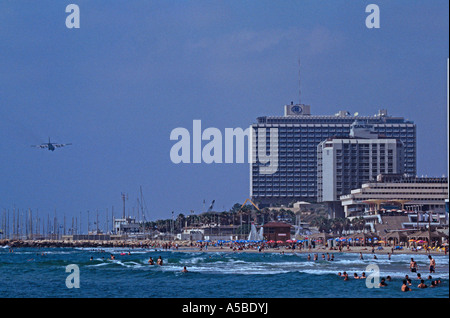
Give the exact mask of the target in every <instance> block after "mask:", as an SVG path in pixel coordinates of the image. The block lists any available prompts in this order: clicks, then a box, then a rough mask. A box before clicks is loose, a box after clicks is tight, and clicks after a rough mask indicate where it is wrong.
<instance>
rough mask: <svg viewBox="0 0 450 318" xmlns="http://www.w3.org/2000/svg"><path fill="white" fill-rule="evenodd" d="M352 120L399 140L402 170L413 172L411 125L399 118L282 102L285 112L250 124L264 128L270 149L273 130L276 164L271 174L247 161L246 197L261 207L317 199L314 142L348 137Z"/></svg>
mask: <svg viewBox="0 0 450 318" xmlns="http://www.w3.org/2000/svg"><path fill="white" fill-rule="evenodd" d="M355 121H363V122H365V123H367V124H371V125H373V129H374V131H375V132H376V133H378V134H383V135H384V136H386V137H388V138H394V139H398V140H401V142H402V143H403V149H404V169H403V171H404V172H405V173H407V174H411V175H415V174H416V125H415V124H414V123H413V122H411V121H408V120H405V119H404V118H403V117H392V116H388V114H387V111H386V110H380V111H379V112H378V114H376V115H374V116H359V115H358V114H354V115H350V114H349V112H347V111H339V112H338V113H336V114H335V115H329V116H327V115H312V114H311V107H310V106H309V105H303V104H298V105H294V104H293V103H291V104H290V105H285V106H284V116H263V117H258V118H257V122H256V123H255V124H253V125H252V126H251V127H252V128H253V129H254V130H255V131H256V130H257V129H259V128H265V129H266V131H267V134H266V136H265V137H266V143H267V147H270V134H269V131H270V128H276V130H277V132H278V137H277V147H278V149H277V154H278V157H277V160H278V167H277V170H276V172H275V173H273V174H261V173H260V167H261V166H264V165H263V164H261V163H259V162H252V163H251V164H250V196H251V199H252V201H253V202H255V203H257V204H259V205H260V206H261V207H264V206H276V205H289V204H292V203H295V202H297V201H307V202H317V201H318V191H317V178H318V175H317V146H318V145H319V143H321V142H322V141H324V140H326V139H328V138H330V137H332V136H337V135H338V136H348V135H349V133H350V127H351V125H352V124H353V123H354V122H355ZM258 138H264V136H258V134H255V135H253V136H252V138H251V142H252V146H251V149H252V151H253V154H256V153H258Z"/></svg>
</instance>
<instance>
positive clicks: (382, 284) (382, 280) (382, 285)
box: [378, 277, 387, 287]
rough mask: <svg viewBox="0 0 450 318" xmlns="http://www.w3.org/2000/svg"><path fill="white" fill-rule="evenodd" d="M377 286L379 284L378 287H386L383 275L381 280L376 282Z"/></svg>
mask: <svg viewBox="0 0 450 318" xmlns="http://www.w3.org/2000/svg"><path fill="white" fill-rule="evenodd" d="M378 286H380V287H386V286H387V284H386V282H385V279H384V277H383V278H382V279H381V281H380V283H379V284H378Z"/></svg>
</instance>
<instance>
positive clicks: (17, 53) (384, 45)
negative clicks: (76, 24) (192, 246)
mask: <svg viewBox="0 0 450 318" xmlns="http://www.w3.org/2000/svg"><path fill="white" fill-rule="evenodd" d="M70 3H75V4H77V5H79V7H80V13H81V14H80V18H81V20H80V24H81V27H80V28H79V29H67V28H66V26H65V19H66V16H67V15H68V13H66V12H65V8H66V6H67V5H68V4H70ZM370 3H375V4H377V5H378V6H379V7H380V13H381V16H380V17H381V28H380V29H368V28H366V26H365V19H366V16H367V15H368V14H367V13H366V12H365V8H366V6H367V5H368V4H370ZM448 9H449V8H448V1H440V0H435V1H416V0H415V1H349V0H347V1H336V0H333V1H331V0H330V1H300V0H291V1H267V0H266V1H262V0H258V1H235V0H228V1H200V0H196V1H181V0H176V1H175V0H173V1H168V0H164V1H163V0H161V1H129V0H128V1H119V0H117V1H100V0H95V1H92V0H90V1H82V0H72V1H1V2H0V123H1V124H0V156H1V157H0V158H1V159H0V163H1V164H0V177H1V180H2V182H1V184H0V209H1V211H3V209H12V208H13V207H14V206H15V207H16V208H20V209H27V208H31V209H33V210H36V209H39V211H40V213H43V214H45V213H47V212H48V213H53V212H54V211H55V210H56V211H57V213H58V214H59V215H62V214H63V213H65V214H66V215H67V216H68V217H71V216H78V215H79V213H80V212H81V213H83V214H84V213H86V211H87V210H90V211H96V210H99V213H100V214H101V215H103V214H104V212H105V211H106V209H108V210H109V213H110V212H111V207H112V206H114V209H115V211H116V215H118V214H119V211H121V208H122V201H121V197H120V194H121V192H125V193H128V195H129V200H128V203H127V206H128V207H129V208H130V209H132V207H133V206H134V207H136V206H137V197H138V194H139V187H140V186H142V188H143V192H144V197H145V199H146V202H147V205H148V208H149V214H148V215H147V217H148V218H149V219H159V218H170V217H171V212H172V211H175V213H176V214H178V213H185V214H188V213H189V211H190V210H194V211H196V212H200V211H201V210H202V205H203V200H206V202H207V205H208V204H209V203H210V202H211V201H212V200H215V201H216V205H215V207H216V208H217V210H223V209H228V208H230V207H231V206H232V205H233V204H234V203H236V202H243V201H244V200H245V199H246V198H248V196H249V167H248V164H210V165H208V164H204V163H203V164H195V165H194V164H181V165H175V164H173V163H172V162H171V160H170V156H169V152H170V148H171V147H172V146H173V144H174V143H175V142H174V141H171V140H170V139H169V136H170V132H171V131H172V130H173V129H174V128H176V127H185V128H187V129H189V130H190V131H192V121H193V120H194V119H200V120H202V127H203V128H206V127H217V128H219V129H221V130H222V131H223V130H224V128H226V127H230V128H235V127H242V128H246V127H248V126H249V125H250V124H252V123H254V122H255V121H256V117H258V116H264V115H282V113H283V105H285V104H288V103H290V102H291V101H295V102H297V101H298V64H297V63H298V61H297V60H298V58H299V57H300V58H301V64H302V68H301V74H302V78H301V91H302V95H301V96H302V97H301V99H302V102H304V103H306V104H309V105H311V112H312V113H313V114H318V115H329V114H334V113H336V112H337V111H338V110H348V111H349V112H351V113H354V112H359V114H361V115H373V114H375V113H377V112H378V109H382V108H386V109H388V113H389V114H390V115H394V116H404V117H406V118H408V119H409V120H412V121H414V122H415V123H416V124H417V151H418V174H419V175H428V176H442V175H447V146H446V145H447V136H446V125H447V112H446V104H447V102H446V101H447V99H446V98H447V80H446V78H447V58H448V47H449V43H448V36H449V30H448V23H449V16H448ZM48 137H51V138H52V140H54V141H56V142H72V143H73V145H72V146H70V147H66V148H62V149H59V150H57V151H55V152H49V151H46V150H40V149H35V148H31V147H30V145H32V144H39V143H42V142H45V141H46V140H47V139H48ZM129 211H130V213H131V210H129ZM102 213H103V214H102Z"/></svg>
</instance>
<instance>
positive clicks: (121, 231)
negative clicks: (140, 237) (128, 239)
mask: <svg viewBox="0 0 450 318" xmlns="http://www.w3.org/2000/svg"><path fill="white" fill-rule="evenodd" d="M113 223H114V233H115V234H117V235H130V234H136V233H139V231H140V228H141V226H140V224H139V223H138V222H136V219H135V218H132V217H123V218H121V219H114V221H113Z"/></svg>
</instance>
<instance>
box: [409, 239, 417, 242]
mask: <svg viewBox="0 0 450 318" xmlns="http://www.w3.org/2000/svg"><path fill="white" fill-rule="evenodd" d="M408 242H416V240H413V239H410V240H408Z"/></svg>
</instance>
